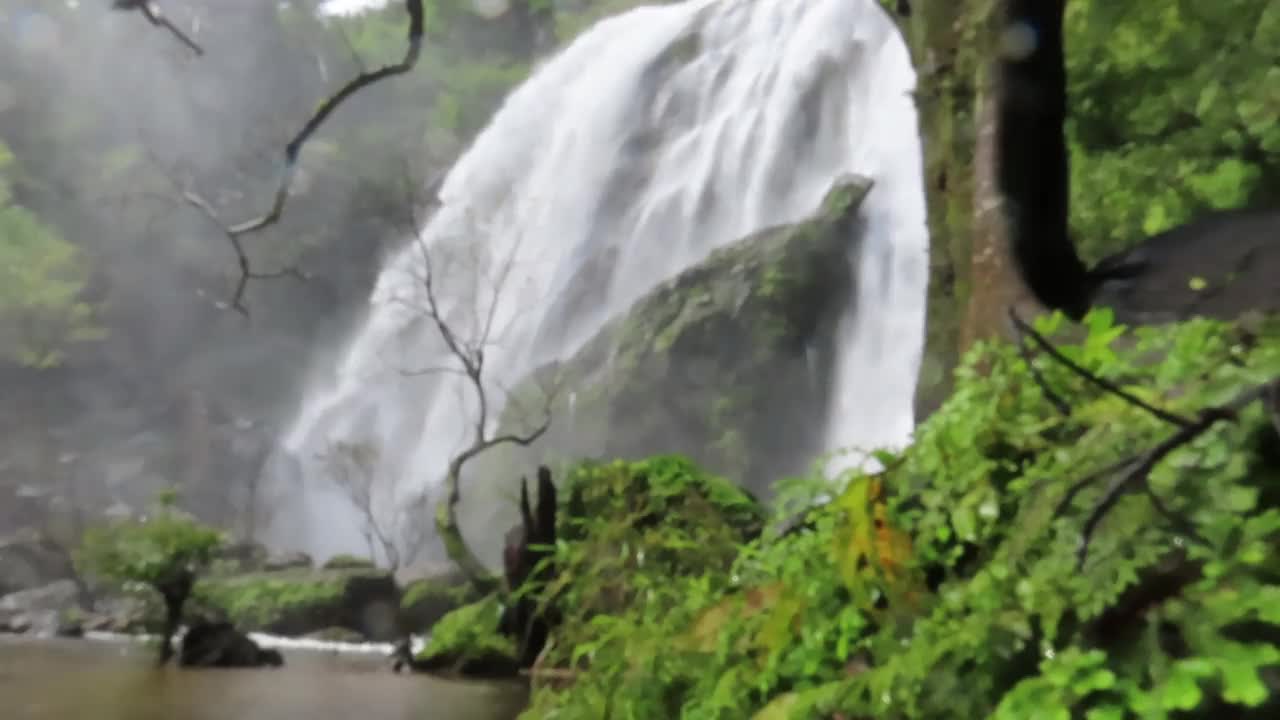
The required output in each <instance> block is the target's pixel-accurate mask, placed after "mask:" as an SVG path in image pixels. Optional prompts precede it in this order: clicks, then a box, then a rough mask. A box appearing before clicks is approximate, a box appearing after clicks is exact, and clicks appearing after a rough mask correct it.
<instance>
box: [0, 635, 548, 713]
mask: <svg viewBox="0 0 1280 720" xmlns="http://www.w3.org/2000/svg"><path fill="white" fill-rule="evenodd" d="M255 639H259V638H255ZM142 640H143V639H141V638H138V637H133V636H118V635H100V634H94V635H92V636H90V637H88V638H82V639H70V638H60V639H37V638H31V637H25V636H0V716H2V717H4V718H5V719H6V720H78V719H79V718H88V717H92V718H95V720H172V719H173V718H183V719H184V720H258V719H261V720H269V719H273V718H294V717H298V718H308V719H309V720H349V719H350V718H355V717H359V718H362V719H367V720H419V719H421V718H428V717H429V718H433V719H439V720H511V719H512V718H514V717H516V716H517V714H518V713H519V712H520V711H521V709H522V708H523V707H524V705H525V703H526V700H527V690H526V689H525V687H524V685H523V684H521V683H515V682H506V683H503V682H472V681H444V680H437V679H432V678H426V677H421V676H414V677H409V676H404V675H401V676H397V675H395V674H393V673H391V672H390V669H389V666H388V662H387V661H386V659H385V658H384V657H383V656H382V654H381V653H380V652H377V651H375V648H373V647H371V646H370V645H369V644H362V645H352V644H349V643H330V644H328V645H327V646H325V647H318V646H315V644H314V643H305V644H304V643H299V642H298V641H293V640H289V639H284V638H265V637H264V638H261V639H260V641H265V642H266V643H267V644H269V645H271V646H273V647H277V648H279V649H281V651H282V652H283V653H284V654H285V657H286V662H285V665H284V666H283V667H281V668H278V669H271V670H222V669H218V670H187V669H178V668H174V667H167V668H157V667H155V665H154V656H153V654H152V651H151V649H150V648H149V647H148V646H147V644H146V643H145V642H143V641H142ZM376 650H381V648H377V649H376Z"/></svg>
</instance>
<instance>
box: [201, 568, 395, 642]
mask: <svg viewBox="0 0 1280 720" xmlns="http://www.w3.org/2000/svg"><path fill="white" fill-rule="evenodd" d="M194 600H195V603H194V607H193V610H194V611H195V612H197V613H200V612H205V613H209V614H213V615H215V616H219V615H220V616H222V617H225V618H226V619H227V620H229V621H230V622H232V623H233V624H234V625H235V626H236V627H238V628H241V629H243V630H245V631H248V632H268V633H273V634H278V635H290V636H298V635H306V634H308V633H313V632H316V631H318V630H323V629H326V628H335V627H338V628H346V629H348V630H353V631H355V632H358V633H360V634H361V635H362V636H363V637H366V638H369V639H371V640H390V639H393V638H395V637H397V636H399V634H400V629H399V625H400V624H399V609H400V590H399V588H398V587H397V586H396V581H395V578H393V577H392V576H391V574H390V573H389V572H386V571H383V570H378V569H371V568H353V569H346V570H305V569H303V570H281V571H276V572H256V573H246V574H242V575H230V576H221V577H218V576H215V577H208V578H204V579H202V580H200V581H199V582H198V583H196V590H195V598H194Z"/></svg>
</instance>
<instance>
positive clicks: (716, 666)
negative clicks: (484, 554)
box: [525, 313, 1280, 718]
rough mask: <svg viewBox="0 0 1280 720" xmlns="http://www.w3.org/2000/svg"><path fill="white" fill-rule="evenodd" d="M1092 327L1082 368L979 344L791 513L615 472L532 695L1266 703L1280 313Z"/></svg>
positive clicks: (910, 707)
mask: <svg viewBox="0 0 1280 720" xmlns="http://www.w3.org/2000/svg"><path fill="white" fill-rule="evenodd" d="M1057 326H1058V320H1057V319H1056V318H1048V319H1045V320H1042V321H1041V322H1040V323H1039V328H1040V330H1041V331H1043V332H1044V333H1045V334H1048V335H1054V333H1055V331H1057V330H1058V329H1059V328H1058V327H1057ZM1088 330H1089V332H1088V334H1087V336H1086V337H1083V338H1079V339H1077V340H1076V341H1074V342H1069V341H1068V340H1067V339H1066V338H1065V337H1063V336H1064V335H1065V333H1058V337H1057V341H1058V349H1059V352H1060V353H1061V354H1062V356H1064V357H1065V358H1067V359H1068V360H1069V361H1071V362H1072V363H1075V364H1077V365H1079V366H1081V367H1082V368H1083V369H1085V370H1087V371H1088V376H1087V377H1086V376H1085V375H1082V374H1079V373H1076V372H1074V371H1072V370H1071V369H1069V368H1068V367H1067V366H1065V365H1064V364H1063V363H1062V362H1060V361H1058V360H1055V359H1053V358H1051V357H1048V356H1046V355H1045V354H1044V353H1038V354H1037V356H1036V357H1034V358H1032V359H1031V362H1030V363H1029V362H1028V358H1025V357H1023V355H1022V354H1020V352H1019V351H1018V349H1017V348H1015V347H1014V346H1012V345H1009V344H1006V343H981V344H980V345H979V346H977V347H975V348H974V349H973V351H971V352H970V353H969V354H968V355H967V357H966V361H965V364H964V366H963V367H962V368H961V370H960V372H959V374H958V382H957V388H956V392H955V394H954V395H953V396H952V397H951V399H950V400H949V401H948V402H947V403H946V404H945V405H944V406H943V408H942V409H941V410H940V411H939V412H938V413H937V414H935V415H934V416H933V417H932V418H931V419H930V420H929V421H928V422H927V423H926V424H925V425H923V426H922V427H921V428H920V429H919V432H918V434H917V438H916V441H915V443H914V444H913V446H912V447H911V448H910V449H908V450H906V451H904V452H903V453H902V454H900V455H892V454H879V455H877V456H876V460H877V461H878V469H876V470H875V471H874V472H871V473H867V474H863V473H858V472H850V473H846V474H845V475H843V476H842V477H841V478H840V479H839V482H838V484H837V486H836V487H835V488H834V489H832V488H831V487H830V486H827V489H826V492H828V493H830V494H831V495H832V496H834V497H833V499H831V500H830V501H829V502H826V503H825V504H823V505H821V506H819V507H816V508H814V509H811V510H809V511H807V512H806V513H805V515H804V518H803V522H801V523H800V524H799V525H793V526H792V527H791V528H790V529H789V530H788V531H786V532H783V533H778V532H773V531H771V532H768V533H766V534H765V535H763V536H761V537H759V538H757V539H754V540H748V541H746V542H743V540H744V539H746V538H747V537H749V535H748V536H745V537H742V539H740V538H739V536H735V535H734V534H733V533H727V534H726V533H716V532H713V531H712V530H713V529H714V527H715V526H716V525H715V523H711V524H708V522H707V521H706V518H704V517H700V513H701V510H700V508H703V507H704V505H703V504H702V503H701V502H698V501H697V500H696V498H697V497H698V495H697V494H695V493H687V497H689V498H692V500H688V499H686V500H681V501H679V502H667V503H666V504H664V505H663V507H662V509H661V515H660V517H661V518H662V520H663V522H661V523H659V522H656V521H655V518H656V517H658V516H655V515H654V514H652V513H651V512H646V511H641V512H637V511H636V510H635V509H634V508H631V507H630V506H629V503H630V502H631V500H629V499H628V498H629V497H631V496H629V495H628V494H626V493H617V492H615V493H604V492H602V493H601V495H600V496H599V497H600V498H601V499H602V501H603V502H604V503H605V505H606V507H601V508H600V509H599V510H598V511H597V512H595V513H593V514H592V515H591V518H592V519H591V520H590V522H589V523H588V524H587V525H586V526H585V527H584V532H583V534H581V535H578V536H577V537H575V538H572V539H570V538H564V539H563V540H562V541H561V542H560V543H558V546H557V548H556V555H555V563H556V567H557V568H559V571H560V576H559V577H560V579H559V582H558V583H557V582H553V583H552V585H551V589H550V590H549V591H548V592H547V593H546V596H545V597H546V600H547V601H548V602H554V603H556V604H557V607H558V608H559V609H560V610H561V611H562V612H563V613H564V615H565V619H566V622H565V623H564V624H563V625H562V626H561V627H560V628H559V629H558V630H556V631H555V632H554V633H553V638H552V641H551V643H550V649H549V650H548V651H547V652H546V653H545V654H544V657H543V658H542V662H540V664H539V667H538V668H535V671H534V675H535V682H536V683H537V685H536V687H537V690H536V692H535V696H534V700H533V704H532V707H531V708H530V709H529V711H528V712H527V713H526V715H525V716H526V717H529V718H536V717H552V716H554V717H557V718H599V717H607V716H615V715H616V716H629V717H698V718H712V717H724V718H729V717H734V718H739V717H751V716H753V714H756V713H759V715H757V717H762V718H764V717H846V718H851V717H868V718H869V717H876V718H951V717H954V718H975V717H988V716H994V717H999V718H1032V717H1036V718H1041V717H1062V718H1067V717H1072V716H1081V717H1084V716H1087V717H1090V718H1122V717H1133V716H1137V717H1166V716H1168V715H1169V714H1170V713H1175V712H1182V713H1186V714H1182V715H1179V717H1206V718H1208V717H1224V716H1226V715H1230V716H1231V717H1269V716H1270V715H1271V714H1273V713H1274V711H1275V707H1274V705H1275V703H1276V702H1277V700H1276V699H1275V698H1276V697H1280V695H1278V694H1277V691H1278V690H1280V683H1278V682H1277V678H1276V677H1273V675H1274V668H1275V666H1277V665H1280V648H1278V647H1277V645H1276V644H1275V642H1274V641H1275V639H1276V637H1278V636H1280V634H1278V633H1280V628H1277V627H1276V625H1277V624H1280V617H1277V616H1276V615H1275V607H1276V598H1277V597H1280V585H1277V584H1276V581H1275V578H1276V571H1277V567H1276V565H1275V558H1274V553H1273V552H1271V550H1270V549H1271V548H1274V547H1275V543H1276V542H1277V541H1278V540H1280V491H1277V487H1280V427H1277V419H1276V418H1275V417H1274V413H1275V412H1276V410H1275V408H1274V405H1273V406H1272V407H1271V408H1270V409H1268V406H1267V405H1266V403H1265V402H1261V401H1259V400H1262V399H1264V397H1263V396H1264V394H1265V393H1263V392H1262V391H1260V390H1259V388H1265V387H1267V384H1268V383H1275V382H1276V381H1277V378H1278V377H1280V328H1277V326H1276V325H1275V323H1274V321H1271V322H1260V323H1254V324H1243V325H1236V326H1228V325H1223V324H1217V323H1212V322H1207V321H1205V322H1191V323H1187V324H1183V325H1179V326H1174V327H1170V328H1162V329H1149V328H1147V329H1139V330H1135V331H1129V330H1126V329H1124V328H1121V327H1116V326H1114V325H1113V324H1112V323H1111V321H1110V318H1109V317H1108V316H1107V314H1105V313H1094V314H1092V315H1091V316H1090V317H1089V318H1088ZM1093 378H1100V379H1102V380H1103V381H1104V382H1105V383H1111V384H1113V385H1115V386H1117V387H1118V388H1120V389H1122V390H1123V391H1124V392H1125V393H1127V394H1128V396H1129V397H1128V398H1126V397H1124V396H1122V395H1121V394H1120V393H1118V392H1114V391H1111V390H1105V389H1102V388H1100V387H1099V385H1098V384H1097V383H1096V382H1095V381H1094V380H1093ZM1271 387H1272V390H1271V392H1272V393H1274V392H1275V390H1274V387H1275V386H1274V385H1272V386H1271ZM1270 402H1271V403H1273V404H1274V403H1275V402H1276V401H1275V399H1274V396H1272V399H1271V401H1270ZM1143 405H1146V406H1147V407H1143ZM1151 407H1154V408H1156V410H1152V409H1150V408H1151ZM679 477H681V478H694V477H699V474H698V473H697V471H696V470H693V469H688V470H685V471H683V473H682V474H681V475H680V476H679ZM819 484H820V483H819V482H818V480H817V478H814V479H811V480H808V481H805V480H797V481H792V482H790V483H789V486H790V488H791V490H790V491H789V492H787V493H786V494H785V496H784V498H783V500H784V501H785V502H783V504H782V506H781V507H782V508H783V509H784V510H785V511H786V513H787V514H788V516H789V513H790V512H791V511H793V510H794V509H795V508H796V507H806V506H809V505H811V504H812V503H813V502H814V501H815V498H814V495H813V493H814V492H817V491H818V490H817V487H816V486H817V485H819ZM592 487H594V486H592ZM806 488H807V489H806ZM668 497H685V495H684V494H681V493H679V492H677V493H676V494H675V495H671V494H668ZM735 504H736V503H735ZM645 518H648V519H649V521H648V522H645ZM694 518H697V519H696V520H695V519H694ZM1085 548H1087V552H1085ZM601 598H606V599H609V600H611V602H607V603H601V602H598V600H600V599H601ZM548 668H557V669H558V670H556V671H553V672H548ZM539 671H541V673H542V678H543V679H541V680H539V679H538V677H539ZM547 678H554V681H549V680H548V679H547ZM566 678H567V679H566ZM1224 713H1225V714H1224ZM1251 713H1252V714H1251Z"/></svg>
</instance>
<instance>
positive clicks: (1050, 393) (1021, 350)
mask: <svg viewBox="0 0 1280 720" xmlns="http://www.w3.org/2000/svg"><path fill="white" fill-rule="evenodd" d="M1009 314H1010V315H1011V316H1012V317H1014V318H1016V317H1017V311H1015V310H1014V309H1013V308H1012V307H1010V308H1009ZM1022 328H1023V326H1022V325H1021V324H1019V323H1018V322H1013V332H1014V335H1016V336H1017V338H1018V354H1019V355H1021V356H1022V361H1023V362H1025V363H1026V364H1027V369H1028V370H1030V371H1031V379H1033V380H1035V381H1036V385H1039V386H1040V391H1041V392H1043V393H1044V397H1045V399H1046V400H1048V401H1049V403H1050V404H1052V405H1053V407H1054V409H1055V410H1057V411H1058V414H1059V415H1062V416H1069V415H1071V406H1070V405H1069V404H1067V401H1066V400H1063V399H1062V396H1061V395H1059V394H1058V393H1056V392H1054V390H1053V388H1052V387H1050V386H1049V382H1048V381H1047V380H1045V379H1044V375H1043V374H1042V373H1041V372H1040V368H1038V367H1036V363H1035V358H1034V357H1033V356H1032V355H1031V348H1029V347H1027V334H1026V333H1025V332H1024V331H1023V329H1022Z"/></svg>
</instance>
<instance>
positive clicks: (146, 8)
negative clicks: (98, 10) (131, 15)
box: [111, 0, 204, 55]
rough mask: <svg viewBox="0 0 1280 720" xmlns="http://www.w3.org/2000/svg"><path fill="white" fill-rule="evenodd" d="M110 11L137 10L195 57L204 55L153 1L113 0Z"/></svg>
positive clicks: (197, 44) (194, 42)
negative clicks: (187, 48) (184, 46)
mask: <svg viewBox="0 0 1280 720" xmlns="http://www.w3.org/2000/svg"><path fill="white" fill-rule="evenodd" d="M111 9H112V10H126V11H127V10H137V11H138V12H140V13H142V16H143V17H145V18H146V19H147V22H149V23H151V24H152V25H154V26H156V27H161V28H164V29H166V30H168V31H169V33H170V34H171V35H173V36H174V37H176V38H177V39H178V40H179V41H181V42H182V44H183V45H186V46H187V47H189V48H191V52H194V53H195V54H196V55H204V48H202V47H200V45H199V43H197V42H196V41H195V40H192V39H191V36H190V35H187V34H186V33H185V32H183V31H182V30H181V29H180V28H179V27H178V26H177V25H174V24H173V21H172V20H170V19H169V18H168V17H166V16H165V14H164V13H163V12H161V11H160V6H159V5H157V4H156V3H155V2H154V1H153V0H113V1H112V3H111Z"/></svg>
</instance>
